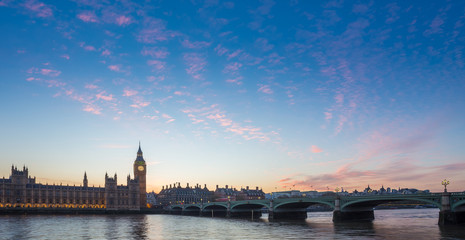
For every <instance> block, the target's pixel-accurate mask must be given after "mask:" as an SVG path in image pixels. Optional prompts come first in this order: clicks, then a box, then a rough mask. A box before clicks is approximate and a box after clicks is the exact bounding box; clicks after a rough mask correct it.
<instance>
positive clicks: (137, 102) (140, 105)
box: [130, 96, 150, 108]
mask: <svg viewBox="0 0 465 240" xmlns="http://www.w3.org/2000/svg"><path fill="white" fill-rule="evenodd" d="M133 101H134V104H132V105H130V106H131V107H133V108H143V107H147V106H148V105H150V102H148V101H144V100H143V99H142V97H140V96H135V97H133Z"/></svg>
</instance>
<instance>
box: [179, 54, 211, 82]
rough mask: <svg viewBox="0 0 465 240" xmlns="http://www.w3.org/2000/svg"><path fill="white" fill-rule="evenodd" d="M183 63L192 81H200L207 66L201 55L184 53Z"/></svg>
mask: <svg viewBox="0 0 465 240" xmlns="http://www.w3.org/2000/svg"><path fill="white" fill-rule="evenodd" d="M184 62H185V63H186V65H187V67H188V68H186V72H187V74H189V75H191V76H192V77H193V78H194V79H197V80H202V79H203V76H202V73H203V72H204V71H205V67H206V66H207V61H206V60H205V57H204V55H203V54H200V53H185V54H184Z"/></svg>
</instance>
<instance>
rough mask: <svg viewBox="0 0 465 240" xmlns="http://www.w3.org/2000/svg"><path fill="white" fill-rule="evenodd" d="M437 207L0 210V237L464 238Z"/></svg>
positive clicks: (461, 228)
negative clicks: (354, 217) (293, 211)
mask: <svg viewBox="0 0 465 240" xmlns="http://www.w3.org/2000/svg"><path fill="white" fill-rule="evenodd" d="M438 214H439V210H438V209H400V210H376V211H375V220H374V221H373V222H366V223H342V224H340V223H338V224H335V223H333V222H332V221H331V218H332V212H312V213H309V214H308V218H307V220H302V221H273V222H270V221H268V220H267V219H266V215H264V216H263V217H262V218H261V219H259V220H255V221H251V220H244V219H243V220H241V219H226V218H208V217H189V216H173V215H69V216H66V215H14V216H0V239H412V240H416V239H418V240H420V239H465V226H464V225H459V226H450V227H440V226H438V225H437V221H438Z"/></svg>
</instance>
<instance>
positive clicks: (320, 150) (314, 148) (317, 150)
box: [310, 145, 323, 153]
mask: <svg viewBox="0 0 465 240" xmlns="http://www.w3.org/2000/svg"><path fill="white" fill-rule="evenodd" d="M310 151H312V153H321V152H323V149H321V148H319V147H318V146H316V145H312V146H311V147H310Z"/></svg>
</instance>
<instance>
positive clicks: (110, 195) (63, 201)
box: [0, 143, 147, 211]
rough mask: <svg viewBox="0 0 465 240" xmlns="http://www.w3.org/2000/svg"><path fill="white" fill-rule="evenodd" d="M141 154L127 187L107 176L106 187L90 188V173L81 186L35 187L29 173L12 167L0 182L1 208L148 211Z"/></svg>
mask: <svg viewBox="0 0 465 240" xmlns="http://www.w3.org/2000/svg"><path fill="white" fill-rule="evenodd" d="M146 167H147V165H146V163H145V160H144V157H143V153H142V150H141V148H140V143H139V150H138V151H137V157H136V159H135V161H134V165H133V170H134V179H131V176H130V175H128V176H127V182H126V185H123V184H121V185H118V177H117V175H116V174H115V175H114V176H113V177H109V176H108V174H105V187H89V185H88V179H87V173H84V178H83V181H82V183H83V184H82V185H81V186H69V185H62V184H60V185H55V184H53V185H49V184H42V183H36V178H35V177H34V178H32V177H30V176H29V169H28V168H27V167H25V166H24V167H23V169H22V170H21V169H18V168H17V167H15V166H11V175H10V177H9V178H5V177H3V178H2V179H0V208H56V209H59V208H64V209H96V210H98V209H102V210H105V209H106V210H131V211H139V210H140V209H144V208H146V207H147V202H146V174H147V168H146Z"/></svg>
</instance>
